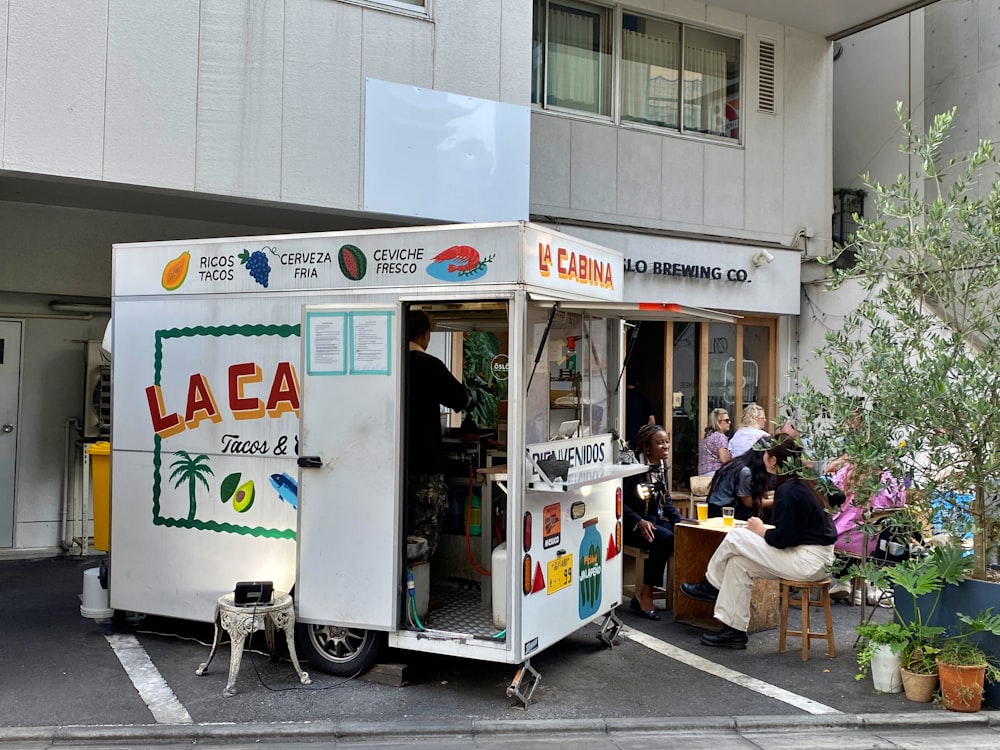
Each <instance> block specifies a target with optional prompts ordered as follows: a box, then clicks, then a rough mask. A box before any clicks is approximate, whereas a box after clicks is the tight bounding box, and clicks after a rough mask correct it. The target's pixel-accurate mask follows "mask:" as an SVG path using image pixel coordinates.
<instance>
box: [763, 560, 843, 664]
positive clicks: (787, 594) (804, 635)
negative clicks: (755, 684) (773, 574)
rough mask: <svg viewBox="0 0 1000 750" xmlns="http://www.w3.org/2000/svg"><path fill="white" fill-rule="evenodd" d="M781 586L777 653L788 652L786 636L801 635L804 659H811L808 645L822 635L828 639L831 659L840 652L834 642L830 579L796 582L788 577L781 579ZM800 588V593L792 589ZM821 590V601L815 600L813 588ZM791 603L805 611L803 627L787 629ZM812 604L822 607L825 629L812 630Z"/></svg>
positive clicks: (828, 650)
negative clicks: (810, 622) (819, 631)
mask: <svg viewBox="0 0 1000 750" xmlns="http://www.w3.org/2000/svg"><path fill="white" fill-rule="evenodd" d="M778 583H779V584H780V586H781V594H780V595H781V630H780V631H779V633H778V653H784V651H785V636H786V635H792V636H798V637H800V638H801V639H802V661H808V659H809V644H810V641H811V640H812V639H813V638H823V639H825V640H826V643H827V647H826V655H827V656H829V657H830V658H831V659H832V658H833V657H834V656H836V655H837V653H836V647H835V646H834V642H833V615H832V613H831V612H830V584H831V583H832V581H831V580H830V579H829V578H824V579H823V580H822V581H793V580H790V579H788V578H779V579H778ZM793 587H794V588H797V589H798V590H799V595H798V596H797V597H793V596H792V592H791V589H792V588H793ZM814 589H815V590H816V591H818V592H819V601H815V602H814V601H812V597H811V596H810V594H811V593H812V591H813V590H814ZM789 604H791V605H793V606H796V607H798V608H799V610H800V611H801V612H802V627H801V630H789V629H788V605H789ZM813 607H822V608H823V611H824V613H825V614H826V632H825V633H816V632H813V631H812V630H810V629H809V610H810V609H812V608H813Z"/></svg>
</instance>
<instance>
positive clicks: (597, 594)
mask: <svg viewBox="0 0 1000 750" xmlns="http://www.w3.org/2000/svg"><path fill="white" fill-rule="evenodd" d="M583 528H584V529H585V531H584V532H583V541H581V542H580V619H581V620H586V619H587V618H588V617H592V616H593V615H596V614H597V610H598V609H600V607H601V578H602V575H601V574H602V572H603V570H604V568H603V561H602V559H601V553H602V552H603V551H604V545H603V544H602V542H601V533H600V532H599V531H598V530H597V519H596V518H591V519H589V520H587V521H584V522H583Z"/></svg>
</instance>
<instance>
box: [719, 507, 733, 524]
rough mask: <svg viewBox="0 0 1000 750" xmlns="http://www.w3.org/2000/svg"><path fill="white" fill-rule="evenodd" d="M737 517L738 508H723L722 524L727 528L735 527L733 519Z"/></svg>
mask: <svg viewBox="0 0 1000 750" xmlns="http://www.w3.org/2000/svg"><path fill="white" fill-rule="evenodd" d="M735 517H736V508H723V509H722V523H724V524H725V525H726V526H732V525H733V519H734V518H735Z"/></svg>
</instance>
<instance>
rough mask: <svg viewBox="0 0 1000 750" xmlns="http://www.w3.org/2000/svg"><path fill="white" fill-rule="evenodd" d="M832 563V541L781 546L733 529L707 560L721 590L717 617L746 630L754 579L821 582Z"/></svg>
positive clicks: (712, 579) (710, 579)
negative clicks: (825, 543) (772, 544)
mask: <svg viewBox="0 0 1000 750" xmlns="http://www.w3.org/2000/svg"><path fill="white" fill-rule="evenodd" d="M832 562H833V545H832V544H830V545H821V544H804V545H801V546H798V547H788V548H786V549H778V548H777V547H772V546H771V545H769V544H768V543H767V542H765V541H764V538H763V537H761V536H758V535H757V534H754V533H753V532H752V531H749V530H748V529H733V530H732V531H730V532H729V533H728V534H726V536H725V538H724V539H723V540H722V544H720V545H719V548H718V549H717V550H716V551H715V553H714V554H713V555H712V559H711V560H709V561H708V570H707V571H706V572H705V577H706V578H707V579H708V582H709V583H710V584H712V585H713V586H715V588H717V589H719V598H718V600H716V602H715V619H717V620H719V621H721V622H724V623H725V624H726V625H728V626H729V627H731V628H735V629H736V630H741V631H743V632H746V629H747V625H748V624H749V623H750V592H751V590H752V588H753V579H754V578H771V579H775V578H791V579H794V580H797V581H818V580H820V579H822V578H826V576H827V575H828V570H827V569H828V567H829V566H830V564H831V563H832Z"/></svg>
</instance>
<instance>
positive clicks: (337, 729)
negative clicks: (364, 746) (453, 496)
mask: <svg viewBox="0 0 1000 750" xmlns="http://www.w3.org/2000/svg"><path fill="white" fill-rule="evenodd" d="M637 727H655V728H649V729H639V728H637ZM922 727H934V728H935V729H944V728H948V727H956V728H957V727H961V728H971V727H997V728H1000V713H993V712H980V713H975V714H960V713H953V712H944V711H942V712H940V713H927V712H921V713H911V714H825V715H820V716H795V717H790V716H739V717H737V716H720V717H711V718H706V717H704V716H702V717H688V718H686V717H649V718H645V719H643V718H629V719H538V720H532V719H528V720H524V721H517V720H500V721H472V720H470V721H442V722H422V721H413V722H385V723H377V722H349V721H316V722H289V723H280V722H276V723H270V724H127V725H100V726H96V725H95V726H83V725H77V726H65V727H60V726H50V727H0V745H2V744H7V743H25V742H47V743H54V742H62V743H66V742H75V743H99V742H124V741H144V742H167V741H196V740H212V739H216V740H226V741H245V742H259V741H261V740H274V739H281V738H285V739H298V740H324V739H326V740H333V739H338V740H339V739H367V740H370V739H373V738H377V737H385V738H398V737H407V738H410V739H413V738H417V737H452V738H456V737H461V738H473V737H477V736H480V737H502V736H507V735H514V734H517V735H521V736H523V735H525V734H544V735H547V736H551V735H554V734H563V735H582V734H589V735H595V734H598V735H611V734H614V735H623V734H632V735H642V734H652V733H656V734H661V733H663V732H706V733H714V734H718V733H720V732H732V733H734V734H744V733H745V734H752V733H760V732H769V733H797V732H803V731H806V730H813V729H862V730H866V731H874V730H879V729H920V728H922Z"/></svg>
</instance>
